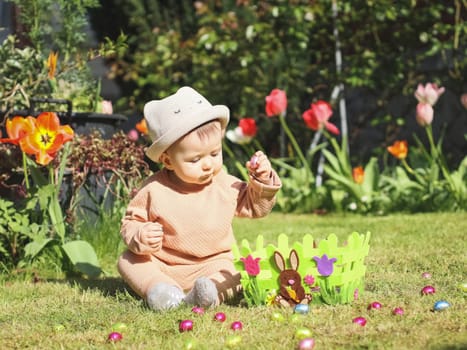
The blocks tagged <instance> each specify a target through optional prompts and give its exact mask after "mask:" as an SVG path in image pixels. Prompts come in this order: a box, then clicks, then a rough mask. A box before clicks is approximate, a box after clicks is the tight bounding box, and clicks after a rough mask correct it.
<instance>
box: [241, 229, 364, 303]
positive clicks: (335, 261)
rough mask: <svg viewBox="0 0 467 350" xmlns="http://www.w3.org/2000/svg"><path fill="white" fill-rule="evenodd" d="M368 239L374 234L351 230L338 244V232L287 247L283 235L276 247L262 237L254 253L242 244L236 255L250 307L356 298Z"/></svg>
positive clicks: (306, 237) (244, 292)
mask: <svg viewBox="0 0 467 350" xmlns="http://www.w3.org/2000/svg"><path fill="white" fill-rule="evenodd" d="M370 236H371V234H370V232H367V233H366V234H359V233H357V232H353V233H352V234H350V235H349V236H348V238H347V240H346V242H345V243H343V244H342V245H341V246H339V245H338V239H337V236H336V235H334V234H330V235H329V236H328V237H327V238H326V239H323V240H321V241H320V242H319V243H317V244H316V242H315V241H314V239H313V237H312V236H311V235H309V234H307V235H305V236H304V237H303V239H302V241H301V242H300V241H297V242H294V243H293V244H292V245H291V246H290V247H289V242H288V237H287V236H286V235H285V234H281V235H279V237H278V239H277V246H275V245H273V244H268V245H267V246H264V237H263V236H262V235H259V236H258V237H257V239H256V247H255V248H256V249H252V248H251V247H250V244H249V242H248V241H247V240H243V241H242V242H241V244H240V245H238V244H237V245H235V246H234V247H233V252H234V264H235V267H236V269H237V270H238V271H239V272H240V275H241V284H242V288H243V294H244V298H245V300H246V302H247V304H248V306H249V307H251V306H258V305H278V306H285V307H287V306H290V307H294V308H296V307H297V305H303V304H305V305H306V304H311V303H312V304H329V305H336V304H347V303H351V302H352V301H354V300H356V299H358V297H359V295H361V293H363V290H364V278H365V272H366V266H365V264H364V260H365V257H366V256H367V255H368V252H369V248H370V246H369V240H370ZM286 258H287V260H286Z"/></svg>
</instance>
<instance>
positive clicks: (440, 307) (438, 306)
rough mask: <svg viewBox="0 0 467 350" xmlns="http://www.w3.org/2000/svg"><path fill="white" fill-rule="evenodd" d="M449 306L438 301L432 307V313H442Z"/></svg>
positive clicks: (444, 301) (443, 301)
mask: <svg viewBox="0 0 467 350" xmlns="http://www.w3.org/2000/svg"><path fill="white" fill-rule="evenodd" d="M450 306H451V304H449V303H448V302H447V301H446V300H438V301H437V302H436V303H435V305H434V306H433V310H434V311H443V310H446V309H447V308H448V307H450Z"/></svg>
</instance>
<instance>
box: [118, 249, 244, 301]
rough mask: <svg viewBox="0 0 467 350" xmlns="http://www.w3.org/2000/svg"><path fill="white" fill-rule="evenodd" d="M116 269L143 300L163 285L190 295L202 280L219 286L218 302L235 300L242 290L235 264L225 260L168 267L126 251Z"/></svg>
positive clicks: (151, 258)
mask: <svg viewBox="0 0 467 350" xmlns="http://www.w3.org/2000/svg"><path fill="white" fill-rule="evenodd" d="M117 266H118V271H119V272H120V275H121V276H122V278H123V280H124V281H125V282H126V283H127V284H128V285H129V286H130V287H131V288H132V289H133V290H134V291H135V292H136V293H137V294H138V295H139V296H141V297H143V298H146V296H147V293H148V291H149V290H150V289H151V287H153V286H154V285H156V284H158V283H161V282H164V283H168V284H173V285H175V286H177V287H179V288H180V289H181V290H183V291H184V292H188V291H189V290H190V289H191V288H192V287H193V285H194V283H195V280H196V279H197V278H199V277H207V278H209V279H211V280H212V281H213V282H214V283H215V284H216V286H217V290H218V293H219V294H218V297H219V302H223V301H225V300H227V299H229V298H232V297H233V296H234V295H236V294H237V293H238V292H239V291H240V289H241V285H240V274H239V273H238V271H237V270H236V269H235V267H234V266H233V263H232V261H230V260H228V259H225V258H220V259H218V260H210V261H209V262H205V263H200V264H194V265H167V264H165V263H164V262H162V261H160V260H159V259H157V258H156V257H155V256H153V255H137V254H134V253H132V252H130V251H129V250H127V251H125V252H124V253H123V254H122V255H121V256H120V258H119V260H118V265H117Z"/></svg>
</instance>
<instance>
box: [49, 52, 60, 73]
mask: <svg viewBox="0 0 467 350" xmlns="http://www.w3.org/2000/svg"><path fill="white" fill-rule="evenodd" d="M57 58H58V52H53V51H50V53H49V57H48V58H47V68H48V69H49V79H53V78H54V76H55V70H56V69H57Z"/></svg>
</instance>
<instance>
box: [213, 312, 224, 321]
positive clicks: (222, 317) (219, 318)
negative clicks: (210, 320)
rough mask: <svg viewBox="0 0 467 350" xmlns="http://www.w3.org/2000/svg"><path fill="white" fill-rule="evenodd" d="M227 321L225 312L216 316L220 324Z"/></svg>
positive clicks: (215, 318)
mask: <svg viewBox="0 0 467 350" xmlns="http://www.w3.org/2000/svg"><path fill="white" fill-rule="evenodd" d="M225 319H226V317H225V314H224V313H223V312H218V313H216V314H215V315H214V320H216V321H219V322H224V321H225Z"/></svg>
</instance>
